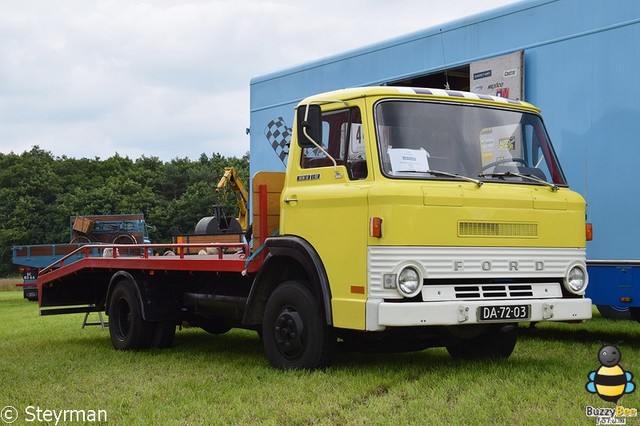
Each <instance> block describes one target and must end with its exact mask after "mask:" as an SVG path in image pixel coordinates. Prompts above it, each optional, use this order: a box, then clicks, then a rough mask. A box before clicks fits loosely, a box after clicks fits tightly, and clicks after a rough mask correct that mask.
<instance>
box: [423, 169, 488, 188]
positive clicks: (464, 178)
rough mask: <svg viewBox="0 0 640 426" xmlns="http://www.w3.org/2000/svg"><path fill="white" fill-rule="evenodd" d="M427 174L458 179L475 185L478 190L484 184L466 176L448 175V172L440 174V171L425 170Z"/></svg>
mask: <svg viewBox="0 0 640 426" xmlns="http://www.w3.org/2000/svg"><path fill="white" fill-rule="evenodd" d="M427 173H429V174H432V175H434V176H447V177H452V178H458V179H462V180H466V181H467V182H471V183H475V184H476V186H477V187H478V188H480V187H481V186H482V184H483V183H484V182H482V181H481V180H478V179H474V178H470V177H467V176H462V175H459V174H457V173H449V172H441V171H440V170H427Z"/></svg>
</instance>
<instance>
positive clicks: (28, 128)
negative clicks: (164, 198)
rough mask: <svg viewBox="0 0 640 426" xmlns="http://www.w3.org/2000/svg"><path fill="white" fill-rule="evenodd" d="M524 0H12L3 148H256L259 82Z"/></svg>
mask: <svg viewBox="0 0 640 426" xmlns="http://www.w3.org/2000/svg"><path fill="white" fill-rule="evenodd" d="M515 1H517V0H446V1H442V0H395V1H385V0H322V1H320V0H272V1H258V0H251V1H249V0H247V1H244V0H210V1H204V0H202V1H200V0H192V1H173V0H154V1H147V2H142V1H133V0H110V1H106V0H105V1H102V0H60V1H47V0H19V1H9V0H0V2H1V3H0V4H1V13H0V152H2V153H9V152H15V153H22V152H24V151H26V150H29V149H31V147H32V146H33V145H39V146H40V147H41V148H43V149H46V150H48V151H51V152H52V153H53V155H55V156H63V155H66V156H68V157H77V158H81V157H87V158H94V157H100V158H102V159H106V158H108V157H111V156H112V155H114V154H115V153H116V152H117V153H119V154H120V155H121V156H128V157H130V158H132V159H136V158H139V157H140V156H141V155H146V156H148V157H150V156H155V157H159V158H160V159H161V160H164V161H169V160H171V159H173V158H176V157H180V158H182V157H188V158H191V159H194V160H195V159H197V158H199V157H200V154H202V153H205V154H207V155H212V154H213V153H220V154H222V155H225V156H242V155H243V154H244V153H245V152H246V151H248V149H249V138H248V136H247V135H246V134H245V128H247V127H248V126H249V80H250V79H251V78H252V77H255V76H258V75H262V74H265V73H269V72H273V71H278V70H280V69H282V68H286V67H289V66H292V65H297V64H300V63H302V62H306V61H310V60H315V59H319V58H323V57H325V56H329V55H335V54H338V53H342V52H344V51H347V50H351V49H355V48H358V47H362V46H366V45H369V44H373V43H376V42H379V41H382V40H386V39H389V38H392V37H397V36H401V35H404V34H407V33H411V32H414V31H418V30H421V29H424V28H429V27H432V26H434V25H438V24H442V23H446V22H449V21H452V20H456V19H459V18H462V17H464V16H468V15H473V14H476V13H480V12H484V11H487V10H490V9H493V8H496V7H500V6H503V5H506V4H509V3H513V2H515Z"/></svg>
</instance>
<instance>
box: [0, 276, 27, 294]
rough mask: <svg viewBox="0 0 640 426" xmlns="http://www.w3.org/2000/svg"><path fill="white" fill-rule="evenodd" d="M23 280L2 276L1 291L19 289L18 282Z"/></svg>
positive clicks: (0, 281) (0, 280)
mask: <svg viewBox="0 0 640 426" xmlns="http://www.w3.org/2000/svg"><path fill="white" fill-rule="evenodd" d="M21 282H22V279H20V278H0V291H14V290H16V289H18V287H16V284H18V283H21Z"/></svg>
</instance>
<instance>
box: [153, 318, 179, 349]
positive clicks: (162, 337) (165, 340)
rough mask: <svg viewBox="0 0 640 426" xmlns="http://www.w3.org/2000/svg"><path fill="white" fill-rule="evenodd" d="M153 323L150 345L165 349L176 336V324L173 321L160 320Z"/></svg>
mask: <svg viewBox="0 0 640 426" xmlns="http://www.w3.org/2000/svg"><path fill="white" fill-rule="evenodd" d="M153 325H154V327H155V328H154V330H153V338H152V339H151V347H154V348H158V349H165V348H169V347H171V345H172V344H173V338H174V337H175V336H176V324H175V323H174V322H173V321H160V322H157V323H155V324H153Z"/></svg>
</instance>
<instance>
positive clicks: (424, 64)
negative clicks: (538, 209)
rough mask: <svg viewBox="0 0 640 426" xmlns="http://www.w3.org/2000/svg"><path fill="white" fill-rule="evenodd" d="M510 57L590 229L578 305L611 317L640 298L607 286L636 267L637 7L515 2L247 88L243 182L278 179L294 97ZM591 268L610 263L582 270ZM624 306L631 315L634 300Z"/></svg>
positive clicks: (617, 0)
mask: <svg viewBox="0 0 640 426" xmlns="http://www.w3.org/2000/svg"><path fill="white" fill-rule="evenodd" d="M516 51H523V52H524V70H525V71H524V88H525V90H524V98H525V100H527V101H530V102H532V103H534V104H535V105H537V106H538V107H540V108H541V109H542V110H543V113H544V116H545V122H546V125H547V128H548V131H549V133H550V135H551V138H552V140H553V141H554V145H555V148H556V152H557V154H558V156H559V158H560V161H561V162H562V165H563V170H564V172H565V175H566V176H567V178H568V180H569V183H570V184H571V186H572V188H573V189H575V190H577V191H578V192H580V193H581V194H582V195H584V196H585V198H586V199H587V203H588V207H587V214H588V220H589V222H591V223H593V226H594V240H593V241H591V242H589V243H588V245H587V256H588V259H589V260H590V264H591V265H590V272H591V278H590V286H589V288H588V290H587V296H588V297H590V298H591V299H592V300H594V303H595V304H598V305H600V304H615V305H619V304H620V302H619V301H620V298H621V297H625V296H624V294H627V293H628V292H629V291H631V290H636V289H637V290H638V291H640V289H638V287H637V286H635V285H634V286H632V287H630V288H629V287H625V286H624V285H619V284H618V283H619V282H621V281H620V280H622V278H621V277H627V276H629V275H633V276H640V270H638V269H637V268H640V263H637V264H636V263H634V262H628V261H629V260H631V261H640V245H638V244H637V241H638V240H640V227H637V226H632V224H633V223H634V222H633V220H634V216H635V214H636V211H637V210H638V204H639V203H640V200H639V199H638V197H636V196H634V191H633V190H632V189H630V188H631V187H632V185H633V184H634V183H635V182H637V176H636V170H637V166H636V164H635V163H636V161H637V158H638V157H640V145H639V144H637V143H636V138H637V135H639V134H640V120H638V117H640V102H638V99H639V98H640V96H639V95H640V78H637V75H636V74H637V70H638V69H640V2H638V1H636V0H613V1H610V2H603V1H601V0H532V1H522V2H519V3H515V4H512V5H509V6H506V7H503V8H500V9H496V10H493V11H490V12H487V13H483V14H480V15H476V16H472V17H469V18H465V19H461V20H457V21H454V22H450V23H447V24H444V25H440V26H437V27H432V28H427V29H425V30H422V31H419V32H415V33H412V34H409V35H406V36H403V37H399V38H395V39H391V40H388V41H385V42H382V43H377V44H374V45H371V46H366V47H363V48H361V49H357V50H352V51H349V52H344V53H340V54H337V55H334V56H331V57H328V58H324V59H320V60H317V61H313V62H309V63H305V64H302V65H299V66H296V67H292V68H288V69H285V70H281V71H278V72H275V73H271V74H267V75H263V76H259V77H256V78H254V79H252V81H251V118H250V119H251V153H252V160H251V174H254V173H255V172H257V171H258V170H274V171H279V170H284V164H283V155H285V156H286V153H285V154H283V151H286V142H287V135H288V132H290V127H291V124H292V121H293V112H294V106H295V104H296V103H297V102H298V101H299V100H301V99H302V98H304V97H305V96H308V95H310V94H313V93H318V92H323V91H327V90H333V89H338V88H344V87H349V86H366V85H385V84H393V83H394V82H398V81H399V80H403V79H408V78H413V77H417V76H427V75H430V74H435V73H442V72H443V71H444V70H447V69H449V70H450V69H455V68H457V67H461V66H465V65H468V64H470V63H472V62H474V61H477V60H480V59H487V58H491V57H494V56H498V55H502V54H505V53H509V52H516ZM620 259H622V260H625V261H626V262H621V261H618V260H620ZM600 261H608V262H609V263H608V265H607V266H604V265H603V264H599V265H598V266H593V265H595V264H597V263H598V262H600ZM621 268H622V269H624V270H625V271H627V272H624V273H622V272H620V271H621V270H622V269H621ZM624 280H627V278H624ZM624 280H622V281H624ZM616 301H617V302H616ZM614 302H616V303H614ZM626 304H627V305H626V306H634V307H640V294H638V293H637V291H636V292H635V293H634V297H632V301H631V302H626Z"/></svg>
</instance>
